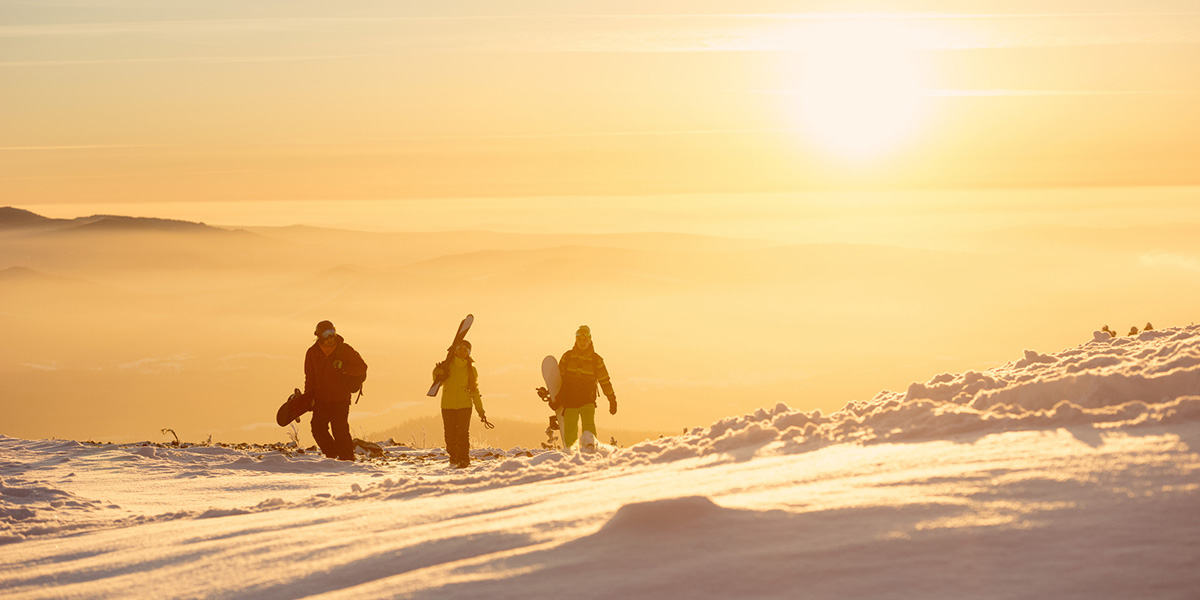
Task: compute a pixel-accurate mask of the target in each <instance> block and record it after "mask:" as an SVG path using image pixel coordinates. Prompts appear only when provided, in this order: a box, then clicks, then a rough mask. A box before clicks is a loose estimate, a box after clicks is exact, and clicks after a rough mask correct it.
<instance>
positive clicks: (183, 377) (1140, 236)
mask: <svg viewBox="0 0 1200 600" xmlns="http://www.w3.org/2000/svg"><path fill="white" fill-rule="evenodd" d="M1058 193H1060V194H1067V195H1074V196H1078V198H1077V201H1076V202H1074V209H1075V210H1074V212H1071V213H1070V214H1071V215H1072V216H1073V218H1072V220H1071V221H1068V222H1062V221H1060V220H1058V219H1059V217H1060V216H1061V215H1059V211H1056V210H1048V209H1046V207H1044V206H1043V207H1042V209H1041V210H1042V212H1044V213H1045V214H1044V215H1043V216H1042V217H1041V218H1031V217H1030V216H1029V215H1024V216H1020V218H1017V217H1016V216H1014V215H1009V216H1008V217H1005V216H1004V214H1002V213H996V211H995V210H994V207H993V208H991V209H989V208H987V206H986V203H982V204H983V205H982V206H981V207H980V210H983V211H984V212H982V213H978V214H977V213H976V212H973V211H966V210H950V209H949V208H948V207H946V206H945V205H943V206H942V207H941V208H940V209H939V210H936V211H932V212H931V213H929V214H924V216H923V217H921V219H917V220H918V221H920V220H922V219H923V220H925V221H927V225H926V226H925V227H923V228H922V229H921V231H920V233H919V234H918V235H915V238H914V239H911V240H909V241H907V242H905V241H904V239H903V238H904V236H905V225H906V224H908V223H909V221H898V222H897V224H896V225H895V226H894V227H893V228H888V227H881V228H880V229H878V230H877V236H876V237H877V238H879V239H878V240H877V243H874V244H867V243H864V240H863V239H862V235H863V233H864V231H863V230H861V229H855V228H849V229H844V230H843V229H838V228H837V227H834V226H832V225H830V224H831V223H834V222H837V221H838V220H839V219H845V218H847V215H846V214H839V211H840V212H842V213H852V212H854V210H855V209H854V208H842V209H838V208H837V207H836V206H835V205H830V206H829V207H827V208H826V210H825V214H824V216H823V217H821V218H822V219H824V220H823V221H822V223H824V225H825V234H824V236H825V237H824V239H821V240H815V241H812V242H806V241H805V240H804V239H803V238H800V239H796V240H795V241H794V243H783V242H780V241H774V240H769V239H767V240H762V239H760V240H752V239H747V238H736V237H732V236H730V237H720V236H714V235H710V234H708V235H706V234H703V231H705V230H706V228H707V227H710V226H705V227H700V228H697V229H696V230H695V231H683V232H680V233H684V234H686V235H677V234H668V233H661V232H658V233H653V232H650V233H631V232H618V233H608V234H602V233H593V234H578V233H576V234H558V233H505V232H499V233H489V232H486V231H461V232H436V231H435V232H414V231H407V232H394V233H387V232H355V231H348V230H338V229H334V228H329V227H325V228H313V227H301V228H296V227H291V226H274V227H268V226H261V225H260V226H257V227H247V228H238V227H232V229H225V227H230V226H228V225H226V226H225V227H215V226H209V227H204V228H200V229H199V230H190V229H185V228H172V227H155V226H152V224H150V225H148V226H143V227H138V226H133V225H123V226H120V227H108V228H107V230H104V229H102V230H98V231H91V232H88V231H87V229H86V228H85V229H80V230H71V229H67V230H62V231H38V230H28V229H22V228H19V227H13V228H7V227H6V228H0V249H2V252H0V273H3V274H4V277H2V278H0V288H2V289H3V291H4V293H3V300H0V312H3V314H5V315H7V316H8V317H9V319H10V324H9V330H10V332H12V333H13V334H14V335H15V336H16V339H19V340H21V344H20V345H19V346H17V347H9V348H6V349H5V350H3V351H0V353H2V354H3V355H4V356H5V357H6V358H5V360H3V361H0V369H2V370H3V371H4V373H3V376H4V378H5V380H6V381H7V382H8V386H7V389H8V390H9V391H8V393H7V394H5V399H4V402H5V405H6V409H7V410H8V411H9V414H10V415H11V416H12V421H10V422H9V423H7V427H6V433H8V434H10V435H21V436H29V437H63V436H66V437H74V438H85V439H97V440H100V439H102V440H104V441H136V440H140V439H157V438H160V437H162V434H161V432H160V430H161V429H162V428H171V429H173V430H175V431H176V432H177V433H178V434H179V435H180V436H181V437H185V438H187V439H191V440H198V439H204V438H206V437H207V436H208V435H213V436H214V438H215V439H217V440H222V441H242V440H246V441H279V440H283V439H286V430H285V429H281V428H279V427H277V426H275V425H274V424H273V423H272V422H271V416H272V415H273V412H274V408H275V407H276V406H277V405H278V403H279V402H282V399H283V398H284V397H285V396H286V394H287V393H288V391H290V390H291V388H292V387H299V386H302V382H303V377H302V369H301V366H302V360H301V359H302V357H303V352H304V351H305V349H306V348H307V347H308V346H309V345H310V344H311V343H312V336H311V331H312V326H313V324H315V323H316V322H317V321H318V320H322V319H331V320H332V321H333V322H334V323H335V324H336V325H337V326H338V328H339V331H341V332H342V333H343V335H345V336H346V338H347V341H349V342H350V343H351V344H352V345H353V346H355V348H357V349H359V350H360V351H361V352H362V353H363V354H364V357H365V358H366V359H367V362H368V364H369V365H370V367H371V368H370V374H369V377H368V383H367V385H366V386H365V389H366V394H365V395H364V397H363V399H362V401H361V402H360V403H358V404H356V405H355V406H354V407H353V409H352V411H351V426H352V428H353V430H354V431H355V433H356V435H359V436H367V435H371V434H375V433H382V432H386V431H390V430H396V428H397V427H398V426H400V425H401V424H403V423H406V422H411V421H414V420H421V419H426V418H428V417H429V416H431V415H434V414H436V402H437V401H436V400H435V399H430V398H427V397H425V396H424V393H423V392H424V389H425V388H426V387H427V384H428V377H429V374H428V370H429V368H430V366H431V365H432V364H433V362H435V361H436V360H438V359H439V358H440V357H441V356H442V355H443V354H444V352H445V345H446V344H447V343H448V340H449V337H451V335H452V333H453V328H454V327H455V326H456V325H457V322H458V321H459V320H460V319H461V318H462V316H464V315H465V314H467V313H472V314H474V315H475V317H476V325H475V327H474V328H473V329H472V332H471V335H470V339H471V340H472V341H473V342H474V345H475V349H476V350H475V353H474V356H475V358H476V359H477V360H478V361H479V362H478V364H479V366H480V385H481V389H482V391H483V394H484V402H485V406H486V407H487V410H488V414H489V416H490V417H491V418H492V419H493V420H496V421H499V422H504V421H510V422H513V423H517V422H525V423H530V424H535V425H538V426H537V427H530V428H527V429H526V434H524V435H525V437H526V438H529V439H525V440H524V444H525V445H533V444H536V443H537V442H538V441H539V439H540V438H541V436H540V435H539V432H540V428H541V427H544V422H545V418H546V416H548V414H549V412H548V411H547V410H546V408H545V406H544V404H543V403H541V402H540V401H539V400H538V399H537V397H536V395H535V394H534V393H533V389H534V388H535V387H537V386H539V385H541V381H540V374H539V370H538V369H539V364H540V360H541V358H542V357H543V356H545V355H547V354H550V355H555V356H557V355H559V354H561V353H562V352H563V351H565V350H566V349H567V348H569V346H570V344H571V342H572V339H573V338H572V335H573V332H574V329H575V328H576V327H577V326H578V325H581V324H588V325H590V326H591V327H592V328H593V331H594V332H595V338H596V344H597V349H598V350H599V351H600V352H601V354H603V355H604V356H605V359H606V361H607V362H608V364H609V365H610V369H611V370H612V373H613V382H614V385H615V387H616V389H617V393H618V397H619V399H620V412H619V413H618V415H617V416H616V417H610V416H607V415H602V416H601V418H600V433H601V435H602V437H603V438H604V439H605V440H607V439H608V438H609V436H612V435H617V436H618V437H622V436H624V437H626V438H627V439H626V440H621V441H622V442H623V443H629V442H635V441H637V440H634V439H628V436H630V435H634V434H633V433H631V432H642V433H639V434H637V435H638V436H640V437H645V436H647V435H653V434H654V432H658V433H661V434H672V433H678V432H679V431H681V430H682V429H684V428H687V427H691V426H694V425H696V424H697V423H702V422H711V421H715V420H719V419H721V418H723V417H726V416H733V415H737V414H742V413H744V412H748V411H753V410H754V409H756V408H757V407H758V406H761V405H763V404H764V403H765V404H767V405H773V404H774V403H775V402H784V403H786V404H788V405H790V406H793V407H795V408H799V409H803V410H812V409H820V410H822V411H825V412H826V413H828V412H831V411H833V410H836V409H838V408H841V407H842V406H843V405H845V404H846V403H848V402H851V401H856V400H857V401H863V400H869V399H871V398H872V397H874V396H875V395H876V394H877V393H879V392H881V391H884V390H892V391H902V390H898V389H896V388H897V387H902V386H905V385H907V384H908V383H909V382H911V381H913V380H921V379H925V378H929V377H932V376H934V375H936V374H938V373H941V372H947V371H966V370H980V371H982V370H986V369H989V368H993V367H997V366H1000V365H1002V364H1003V362H1004V361H1007V360H1011V358H1012V357H1013V356H1019V355H1020V353H1021V352H1022V351H1023V350H1025V349H1027V347H1028V346H1029V345H1034V347H1033V348H1029V349H1034V350H1038V351H1042V352H1046V351H1057V350H1061V349H1062V348H1066V347H1070V346H1072V345H1074V344H1077V343H1080V342H1081V341H1084V340H1086V339H1088V338H1089V337H1090V335H1091V332H1092V331H1094V330H1096V329H1099V328H1100V327H1101V326H1102V325H1109V326H1111V327H1112V328H1113V329H1114V330H1116V331H1117V332H1118V333H1119V334H1124V333H1126V331H1127V330H1128V328H1129V327H1130V326H1137V327H1139V328H1141V327H1143V326H1144V324H1145V323H1146V322H1147V321H1150V322H1153V323H1154V324H1155V325H1156V326H1158V327H1168V326H1178V325H1185V324H1187V323H1189V322H1191V321H1192V320H1194V310H1193V308H1192V306H1191V298H1192V297H1194V293H1195V292H1198V291H1200V277H1197V272H1198V271H1200V262H1198V261H1197V260H1196V257H1197V256H1200V243H1198V242H1196V241H1195V236H1194V235H1192V232H1193V231H1195V230H1196V229H1195V228H1196V226H1197V223H1198V222H1200V219H1197V218H1196V213H1195V211H1194V210H1190V209H1189V208H1188V207H1185V206H1184V205H1187V204H1188V202H1187V200H1188V199H1189V198H1191V197H1193V196H1194V195H1195V194H1196V190H1191V189H1163V190H1126V191H1125V193H1126V194H1128V195H1129V198H1127V199H1125V200H1123V201H1118V200H1119V199H1120V197H1121V196H1122V193H1121V192H1120V191H1115V190H1107V191H1103V190H1102V191H1091V192H1090V193H1088V192H1086V191H1081V190H1070V191H1060V192H1058ZM1017 194H1018V195H1019V196H1020V197H1026V196H1029V195H1030V194H1033V192H1027V191H1026V192H1018V193H1017ZM1036 194H1038V195H1035V196H1033V197H1030V198H1028V199H1027V205H1028V206H1027V210H1029V211H1030V212H1033V213H1037V212H1038V209H1037V207H1038V206H1040V205H1041V202H1042V201H1044V200H1045V199H1046V198H1047V197H1052V196H1053V192H1048V191H1042V192H1037V193H1036ZM1047 194H1050V196H1047ZM867 201H868V200H863V202H867ZM540 202H544V200H541V201H540ZM1089 202H1090V204H1091V205H1092V206H1093V210H1092V211H1090V212H1088V211H1084V210H1083V209H1082V208H1080V207H1079V205H1082V204H1087V203H1089ZM510 206H512V205H511V204H510ZM738 206H740V205H739V204H738V202H736V201H735V200H734V201H730V203H729V204H728V206H727V208H729V209H730V210H734V209H736V207H738ZM1135 207H1136V208H1135ZM146 208H150V207H146ZM518 208H519V207H518ZM447 210H450V211H451V212H452V211H453V210H454V207H447ZM880 210H882V209H880ZM1121 211H1133V212H1136V213H1137V214H1139V215H1140V220H1139V221H1136V222H1130V223H1128V224H1125V225H1122V224H1120V223H1118V222H1114V221H1110V220H1109V218H1110V217H1112V216H1113V215H1115V214H1118V213H1120V212H1121ZM35 212H36V211H35ZM298 212H299V211H298ZM431 212H432V211H431ZM884 212H885V213H886V211H884ZM1014 214H1015V213H1014ZM63 216H65V217H68V218H74V217H82V216H87V215H73V216H72V215H63ZM137 216H151V217H156V218H178V217H180V216H186V215H181V214H175V213H171V212H170V211H163V212H158V213H156V214H152V215H137ZM772 216H774V215H772V214H770V213H762V214H759V215H758V216H756V217H755V218H757V219H760V220H762V221H761V222H760V224H759V230H760V231H768V230H769V229H770V224H769V223H768V222H767V219H769V218H770V217H772ZM277 218H278V217H277ZM451 218H452V215H443V216H442V218H441V219H440V220H439V219H436V218H431V221H430V222H447V221H448V220H449V219H451ZM811 218H814V219H816V218H817V217H811ZM663 219H664V220H663V222H664V223H666V222H668V220H669V219H670V216H666V217H663ZM881 219H882V220H883V221H886V220H887V218H886V214H884V215H882V216H881ZM752 222H753V219H750V218H749V217H746V220H745V221H744V222H742V223H738V224H729V223H725V226H727V227H728V228H729V229H730V230H731V231H733V230H742V229H744V228H746V227H748V226H749V224H750V223H752ZM1015 222H1021V223H1025V224H1026V225H1024V226H1023V227H1017V226H1015ZM929 223H934V224H937V226H936V227H934V226H933V225H929ZM987 223H992V225H991V226H990V227H989V226H988V225H987ZM143 225H146V224H143ZM375 225H376V227H383V226H386V222H381V221H377V222H376V223H375ZM642 225H649V224H648V223H645V222H643V223H642ZM808 227H813V225H812V224H809V225H808ZM897 228H898V229H900V230H899V231H897V230H896V229H897ZM678 229H687V227H686V223H685V222H682V221H681V226H680V227H679V228H678ZM939 231H940V234H938V235H936V236H935V235H934V233H935V232H939ZM910 233H911V232H910ZM884 241H890V242H892V243H887V244H885V243H883V242H884ZM15 268H21V269H24V270H17V269H15ZM514 427H515V425H514ZM300 429H301V434H302V439H307V421H306V422H305V424H304V425H302V426H301V427H300ZM476 433H477V434H481V435H483V432H476ZM508 433H509V432H505V435H504V436H501V435H500V434H495V436H494V437H493V439H509V438H508V437H507V435H508ZM437 435H440V433H439V432H432V437H437ZM401 437H404V434H403V433H402V434H401Z"/></svg>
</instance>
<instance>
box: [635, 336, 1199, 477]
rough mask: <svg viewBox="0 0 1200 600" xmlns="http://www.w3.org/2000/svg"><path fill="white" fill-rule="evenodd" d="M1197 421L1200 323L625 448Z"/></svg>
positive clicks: (715, 448) (651, 455) (678, 453)
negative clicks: (834, 407)
mask: <svg viewBox="0 0 1200 600" xmlns="http://www.w3.org/2000/svg"><path fill="white" fill-rule="evenodd" d="M1195 420H1200V326H1192V327H1187V328H1177V329H1168V330H1162V331H1147V332H1144V333H1141V334H1139V335H1137V336H1131V337H1123V338H1109V336H1108V334H1106V333H1101V332H1096V335H1095V336H1094V337H1093V340H1092V341H1091V342H1088V343H1086V344H1083V345H1081V346H1078V347H1076V348H1072V349H1069V350H1065V351H1063V352H1060V353H1058V354H1041V353H1038V352H1035V351H1033V350H1026V351H1025V356H1024V357H1023V358H1021V359H1019V360H1016V361H1014V362H1010V363H1008V364H1006V365H1004V366H1002V367H997V368H994V369H990V370H988V371H984V372H977V371H967V372H966V373H959V374H951V373H943V374H940V375H937V376H935V377H933V378H932V379H930V380H929V381H927V382H925V383H913V384H912V385H910V386H909V387H908V390H907V391H906V392H904V393H896V392H890V391H884V392H880V393H879V394H878V395H877V396H876V397H875V398H874V399H872V400H870V401H866V402H852V403H850V404H848V405H847V406H845V407H844V408H843V409H842V410H840V411H837V412H835V413H833V414H830V415H828V416H826V415H822V414H821V412H820V411H812V412H804V411H797V410H792V409H790V408H789V407H788V406H786V405H785V404H778V405H776V406H775V407H774V408H772V409H759V410H758V411H757V412H755V413H753V414H750V415H745V416H741V417H731V418H727V419H724V420H722V421H720V422H718V423H716V424H714V425H713V426H712V427H709V428H707V429H694V430H692V431H691V432H690V433H689V434H688V435H685V436H681V437H679V438H675V439H671V440H659V441H652V442H645V443H642V444H639V445H637V446H634V447H632V448H630V449H629V451H628V452H629V453H631V454H635V455H640V456H642V457H644V458H645V459H647V460H651V461H656V462H658V461H672V460H680V459H685V458H695V457H702V456H707V455H712V454H719V453H731V452H745V451H746V450H747V449H749V448H755V447H760V448H763V450H768V448H765V447H766V446H767V445H768V444H771V443H772V442H779V443H780V446H779V447H778V450H780V451H782V452H787V453H794V452H803V451H806V450H812V449H816V448H820V447H823V446H825V445H828V444H831V443H843V442H859V443H878V442H897V441H915V440H927V439H936V438H943V437H950V436H957V435H964V434H974V435H982V434H986V433H991V432H1001V431H1011V430H1024V429H1045V428H1059V427H1070V426H1075V425H1091V426H1092V427H1095V428H1097V429H1104V430H1115V429H1121V428H1127V427H1137V426H1147V425H1159V424H1170V423H1181V422H1185V421H1195Z"/></svg>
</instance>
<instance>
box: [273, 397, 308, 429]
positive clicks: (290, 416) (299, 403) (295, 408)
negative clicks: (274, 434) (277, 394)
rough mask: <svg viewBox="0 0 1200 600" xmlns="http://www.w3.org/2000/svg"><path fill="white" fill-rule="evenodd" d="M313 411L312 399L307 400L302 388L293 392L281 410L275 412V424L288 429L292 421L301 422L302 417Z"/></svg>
mask: <svg viewBox="0 0 1200 600" xmlns="http://www.w3.org/2000/svg"><path fill="white" fill-rule="evenodd" d="M310 410H312V399H310V398H305V397H304V393H303V392H301V391H300V388H296V391H294V392H292V395H291V396H288V399H287V400H285V401H284V402H283V404H282V405H280V407H279V410H277V411H275V422H276V423H278V424H279V426H280V427H287V424H288V423H291V422H292V421H299V420H300V415H303V414H304V413H306V412H308V411H310Z"/></svg>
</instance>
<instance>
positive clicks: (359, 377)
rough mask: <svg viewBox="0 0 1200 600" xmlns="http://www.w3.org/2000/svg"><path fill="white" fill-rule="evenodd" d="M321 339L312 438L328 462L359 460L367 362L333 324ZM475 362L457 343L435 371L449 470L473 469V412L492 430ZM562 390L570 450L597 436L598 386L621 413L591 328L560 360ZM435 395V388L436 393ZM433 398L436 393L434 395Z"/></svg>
mask: <svg viewBox="0 0 1200 600" xmlns="http://www.w3.org/2000/svg"><path fill="white" fill-rule="evenodd" d="M313 333H314V334H315V335H316V336H317V340H316V341H315V342H314V343H313V345H312V347H310V348H309V349H308V352H307V354H306V355H305V357H304V397H305V398H306V399H309V400H311V401H312V411H313V417H312V435H313V439H314V440H316V442H317V446H318V447H319V448H320V449H321V452H322V453H324V454H325V456H327V457H329V458H336V459H339V460H354V441H353V438H351V437H350V424H349V415H350V402H351V397H352V396H353V394H354V392H358V391H360V390H361V386H362V382H363V380H364V379H365V378H366V374H367V363H366V361H364V360H363V358H362V355H360V354H359V353H358V352H357V351H355V350H354V348H353V347H351V346H350V344H348V343H346V340H345V338H343V337H342V336H341V335H339V334H338V333H337V329H336V328H334V326H333V323H332V322H330V321H321V322H320V323H317V328H316V330H315V331H314V332H313ZM474 363H475V361H474V359H472V358H471V342H469V341H467V340H465V339H462V338H461V335H460V337H459V338H456V342H455V344H454V345H453V346H452V347H451V348H450V352H448V353H447V356H446V359H445V360H443V361H441V362H439V363H437V364H436V365H435V366H434V368H433V379H434V381H435V382H438V381H440V382H441V395H442V400H441V409H442V425H443V428H444V430H445V440H446V453H447V454H448V455H449V457H450V459H449V460H450V465H452V466H454V467H457V468H463V467H467V466H469V465H470V464H471V456H470V453H469V449H470V442H469V439H470V429H471V416H472V411H473V410H474V411H477V412H478V413H479V420H480V422H482V423H483V425H484V426H485V427H488V428H491V427H492V424H491V423H490V422H488V420H487V414H486V413H485V412H484V409H483V396H482V395H481V394H480V393H479V371H478V370H477V369H476V368H475V364H474ZM558 370H559V375H560V376H561V378H562V387H561V389H560V391H559V392H558V394H557V396H556V397H555V399H554V402H553V403H552V405H551V408H552V409H555V410H556V413H557V416H558V424H559V428H560V430H561V432H562V441H563V445H564V447H565V448H569V447H571V446H572V445H573V444H574V443H575V442H576V440H578V439H579V425H580V422H582V424H583V431H584V432H590V433H591V434H592V437H593V438H595V436H596V401H597V398H598V397H599V396H598V393H597V387H599V388H600V390H601V391H602V392H603V393H604V396H605V397H606V398H607V399H608V412H609V414H613V415H615V414H617V395H616V392H614V391H613V387H612V381H611V379H610V377H609V375H608V368H607V367H605V365H604V359H603V358H601V357H600V355H599V354H597V353H596V349H595V346H594V345H593V344H592V332H591V329H590V328H589V327H588V326H587V325H583V326H581V327H579V329H578V330H577V331H576V332H575V344H574V346H572V347H571V349H570V350H567V351H566V352H565V353H564V354H563V355H562V358H561V359H560V360H559V361H558ZM435 389H436V386H435ZM433 393H434V392H433V391H431V392H430V394H431V395H432V394H433Z"/></svg>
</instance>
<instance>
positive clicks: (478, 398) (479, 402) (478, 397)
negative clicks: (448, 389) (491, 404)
mask: <svg viewBox="0 0 1200 600" xmlns="http://www.w3.org/2000/svg"><path fill="white" fill-rule="evenodd" d="M471 380H472V381H474V382H475V385H473V386H471V389H470V390H467V391H468V393H469V394H470V395H471V403H472V404H474V405H475V412H478V413H479V420H481V421H486V420H487V413H485V412H484V411H483V394H480V393H479V371H477V370H476V369H475V365H471Z"/></svg>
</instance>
